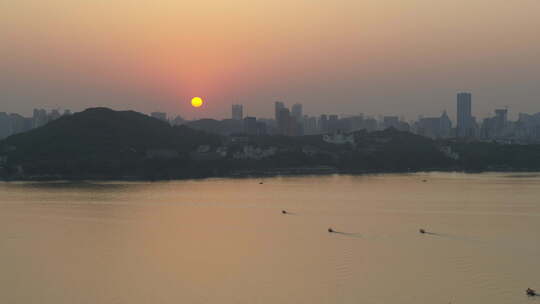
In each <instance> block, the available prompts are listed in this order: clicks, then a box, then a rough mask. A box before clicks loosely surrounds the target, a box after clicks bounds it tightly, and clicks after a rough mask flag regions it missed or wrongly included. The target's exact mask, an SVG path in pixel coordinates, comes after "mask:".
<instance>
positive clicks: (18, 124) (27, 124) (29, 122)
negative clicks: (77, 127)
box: [0, 109, 71, 139]
mask: <svg viewBox="0 0 540 304" xmlns="http://www.w3.org/2000/svg"><path fill="white" fill-rule="evenodd" d="M70 114H71V111H70V110H65V111H64V112H63V113H61V112H60V110H57V109H55V110H51V111H47V110H45V109H34V113H33V115H32V117H24V116H22V115H20V114H17V113H6V112H0V139H3V138H6V137H8V136H10V135H14V134H18V133H22V132H26V131H30V130H32V129H34V128H38V127H41V126H44V125H45V124H47V123H48V122H50V121H53V120H55V119H58V118H60V117H61V116H62V115H70Z"/></svg>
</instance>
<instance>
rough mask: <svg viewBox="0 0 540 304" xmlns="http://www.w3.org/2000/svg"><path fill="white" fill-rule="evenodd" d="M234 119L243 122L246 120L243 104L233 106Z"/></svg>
mask: <svg viewBox="0 0 540 304" xmlns="http://www.w3.org/2000/svg"><path fill="white" fill-rule="evenodd" d="M231 110H232V116H231V117H232V119H234V120H242V119H243V118H244V106H242V105H241V104H233V105H232V109H231Z"/></svg>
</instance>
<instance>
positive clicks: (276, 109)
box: [274, 101, 285, 123]
mask: <svg viewBox="0 0 540 304" xmlns="http://www.w3.org/2000/svg"><path fill="white" fill-rule="evenodd" d="M282 109H285V104H284V103H283V102H281V101H276V103H275V105H274V114H275V115H274V119H275V120H276V123H277V122H278V121H279V113H280V111H281V110H282Z"/></svg>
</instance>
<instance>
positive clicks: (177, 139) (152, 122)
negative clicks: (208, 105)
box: [0, 108, 220, 162]
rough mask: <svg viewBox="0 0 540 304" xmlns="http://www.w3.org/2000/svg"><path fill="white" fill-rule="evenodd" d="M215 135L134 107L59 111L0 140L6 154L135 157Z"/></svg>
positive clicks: (184, 147)
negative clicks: (53, 117) (46, 120)
mask: <svg viewBox="0 0 540 304" xmlns="http://www.w3.org/2000/svg"><path fill="white" fill-rule="evenodd" d="M219 142H220V139H219V137H218V136H216V135H210V134H207V133H205V132H201V131H197V130H193V129H190V128H188V127H186V126H175V127H172V126H170V125H169V124H168V123H166V122H163V121H160V120H158V119H155V118H152V117H149V116H147V115H144V114H141V113H137V112H134V111H114V110H111V109H108V108H90V109H87V110H85V111H82V112H79V113H75V114H73V115H69V116H64V117H61V118H60V119H58V120H55V121H52V122H50V123H49V124H47V125H45V126H43V127H40V128H37V129H34V130H31V131H29V132H26V133H21V134H17V135H13V136H10V137H8V138H7V139H5V140H4V141H2V142H0V146H2V147H4V150H5V149H6V148H7V147H10V149H12V150H13V149H15V150H14V151H12V152H11V153H9V157H10V159H12V160H14V161H17V162H20V161H25V160H28V161H37V160H62V159H69V160H84V159H107V160H114V159H125V158H129V159H135V158H140V157H143V156H144V155H145V154H146V152H147V151H149V150H152V149H174V150H176V151H179V152H188V151H190V150H192V149H194V148H195V147H196V146H198V145H200V144H203V143H204V144H208V143H215V144H218V143H219Z"/></svg>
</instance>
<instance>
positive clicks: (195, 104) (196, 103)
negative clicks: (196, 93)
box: [191, 97, 204, 108]
mask: <svg viewBox="0 0 540 304" xmlns="http://www.w3.org/2000/svg"><path fill="white" fill-rule="evenodd" d="M203 103H204V101H203V100H202V98H200V97H193V98H192V99H191V105H192V106H193V107H194V108H200V107H201V106H202V105H203Z"/></svg>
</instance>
